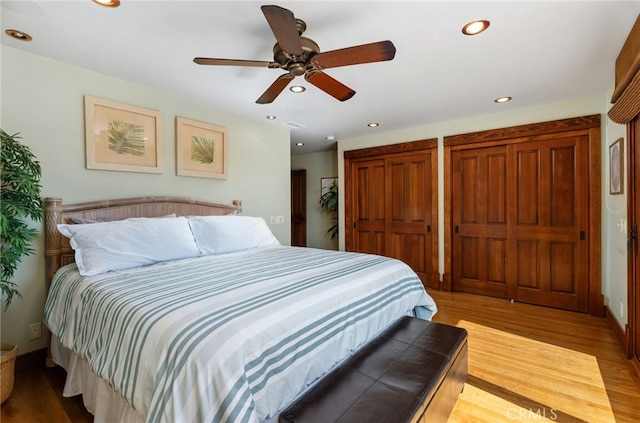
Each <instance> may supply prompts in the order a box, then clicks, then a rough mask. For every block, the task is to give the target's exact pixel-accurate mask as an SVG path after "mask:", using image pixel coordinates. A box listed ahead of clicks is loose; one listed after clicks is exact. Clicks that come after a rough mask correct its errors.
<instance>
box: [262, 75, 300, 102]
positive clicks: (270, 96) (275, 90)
mask: <svg viewBox="0 0 640 423" xmlns="http://www.w3.org/2000/svg"><path fill="white" fill-rule="evenodd" d="M293 78H295V76H293V75H291V74H290V73H285V74H283V75H280V76H279V77H278V79H276V80H275V81H274V82H273V84H271V86H270V87H269V88H267V91H265V92H264V93H263V94H262V95H261V96H260V98H259V99H257V100H256V103H258V104H267V103H271V102H272V101H273V100H275V99H276V97H278V95H279V94H280V93H281V92H282V90H284V89H285V87H286V86H287V85H289V82H291V81H292V80H293Z"/></svg>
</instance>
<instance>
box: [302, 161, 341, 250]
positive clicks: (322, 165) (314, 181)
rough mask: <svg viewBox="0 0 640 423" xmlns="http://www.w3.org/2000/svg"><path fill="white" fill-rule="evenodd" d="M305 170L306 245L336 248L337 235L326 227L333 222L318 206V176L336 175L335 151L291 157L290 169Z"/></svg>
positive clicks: (326, 248) (327, 248) (328, 214)
mask: <svg viewBox="0 0 640 423" xmlns="http://www.w3.org/2000/svg"><path fill="white" fill-rule="evenodd" d="M300 169H305V170H306V171H307V247H314V248H323V249H325V250H337V249H338V237H335V238H333V239H331V236H330V235H329V234H327V229H328V228H330V227H331V225H333V224H334V221H333V220H332V219H331V214H330V213H328V212H327V211H326V210H324V209H322V208H321V207H320V195H321V194H320V178H326V177H335V176H338V160H337V157H336V151H335V150H331V151H323V152H320V153H310V154H300V155H296V156H292V157H291V170H300Z"/></svg>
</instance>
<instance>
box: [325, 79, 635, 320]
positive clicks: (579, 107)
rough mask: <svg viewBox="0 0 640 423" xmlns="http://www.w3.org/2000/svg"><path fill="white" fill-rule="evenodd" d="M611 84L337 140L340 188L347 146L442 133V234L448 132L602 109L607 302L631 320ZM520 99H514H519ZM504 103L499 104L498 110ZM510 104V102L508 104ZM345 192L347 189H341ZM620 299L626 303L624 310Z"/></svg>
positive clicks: (618, 128) (440, 264)
mask: <svg viewBox="0 0 640 423" xmlns="http://www.w3.org/2000/svg"><path fill="white" fill-rule="evenodd" d="M610 94H611V90H610V92H608V93H606V94H605V93H603V94H602V95H600V96H594V97H588V98H581V99H577V100H572V101H566V102H560V103H553V104H546V105H542V106H537V107H531V108H522V109H517V108H514V109H511V110H508V111H504V112H499V111H497V112H496V113H494V114H489V115H484V116H476V117H472V118H467V119H460V120H454V121H448V122H439V123H434V124H430V125H424V126H418V127H413V128H406V129H403V130H399V131H393V132H383V130H384V126H381V127H380V132H378V133H377V134H375V135H372V136H367V137H359V138H352V139H345V140H341V141H339V142H338V156H337V157H338V176H339V187H340V192H341V193H344V159H343V157H344V152H345V151H348V150H355V149H359V148H366V147H374V146H379V145H386V144H395V143H401V142H407V141H415V140H422V139H429V138H438V147H439V148H438V186H439V192H438V227H439V231H438V233H439V234H443V233H444V193H443V191H444V166H443V162H444V157H443V152H442V146H443V144H442V143H443V137H445V136H447V135H456V134H464V133H468V132H474V131H482V130H487V129H496V128H502V127H509V126H515V125H523V124H527V123H534V122H544V121H550V120H557V119H564V118H570V117H577V116H586V115H593V114H602V157H603V163H602V172H603V174H602V186H603V190H602V194H603V195H602V199H601V202H602V213H603V215H602V235H603V236H602V260H601V261H602V294H603V295H604V298H605V304H608V305H609V308H610V309H611V311H612V312H613V314H614V315H615V317H616V319H617V320H618V322H619V323H620V325H621V326H622V327H624V325H625V324H626V322H627V311H626V310H627V293H626V289H627V277H626V250H625V248H626V246H625V245H626V244H625V242H626V241H625V238H624V234H622V233H621V232H620V230H619V228H618V227H617V226H616V225H617V224H619V223H620V222H619V221H620V218H622V217H625V218H626V208H625V206H624V205H625V204H626V202H625V201H626V199H625V197H626V196H625V195H615V196H611V195H609V191H608V176H607V175H608V169H609V166H608V163H606V158H607V157H608V146H609V145H610V144H611V143H612V142H614V141H615V140H616V139H617V138H619V137H621V136H625V135H624V134H625V130H624V126H621V125H617V124H615V123H613V122H611V121H609V120H608V118H607V117H606V115H605V114H606V112H607V111H608V108H609V107H610V104H609V99H610V98H611V95H610ZM515 101H517V99H514V102H515ZM501 106H505V105H499V104H496V110H500V107H501ZM507 106H508V107H509V105H508V104H507ZM342 195H344V194H342ZM339 219H340V221H341V222H344V197H343V196H341V201H340V209H339ZM344 246H345V240H344V226H343V227H341V231H340V241H339V247H340V249H341V250H343V249H344ZM443 251H444V237H443V236H440V239H439V255H438V256H439V262H438V268H439V270H440V274H442V273H443V272H444V254H443ZM620 304H622V306H623V310H622V313H620Z"/></svg>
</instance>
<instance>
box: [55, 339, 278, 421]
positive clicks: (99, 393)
mask: <svg viewBox="0 0 640 423" xmlns="http://www.w3.org/2000/svg"><path fill="white" fill-rule="evenodd" d="M51 358H52V359H53V362H54V363H56V364H57V365H59V366H61V367H62V368H63V369H65V370H66V372H67V380H66V381H65V384H64V389H63V391H62V395H63V396H65V397H75V396H76V395H82V402H83V403H84V406H85V407H86V408H87V410H89V412H90V413H91V414H93V421H94V423H113V422H121V423H144V422H145V418H144V417H143V416H141V415H140V414H138V413H137V412H136V410H134V409H133V407H131V406H130V405H129V403H128V402H127V401H125V400H124V398H122V397H121V396H120V395H119V394H118V393H117V392H116V391H115V390H113V389H112V388H111V386H109V384H108V383H107V382H106V381H105V380H103V379H100V378H99V377H98V376H97V375H96V374H95V373H93V372H92V371H91V369H90V368H89V364H88V363H87V361H86V360H85V359H83V358H82V357H80V356H78V355H77V354H75V353H74V352H73V351H71V350H70V349H68V348H65V347H64V346H63V345H62V344H61V343H60V341H59V340H58V337H57V336H55V335H51ZM277 421H278V418H277V417H275V418H269V419H266V420H265V421H264V422H263V423H275V422H277Z"/></svg>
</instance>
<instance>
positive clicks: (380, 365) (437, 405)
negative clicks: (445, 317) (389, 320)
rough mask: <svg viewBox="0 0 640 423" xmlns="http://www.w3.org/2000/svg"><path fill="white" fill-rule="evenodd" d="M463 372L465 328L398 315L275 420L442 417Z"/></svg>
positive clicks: (320, 422)
mask: <svg viewBox="0 0 640 423" xmlns="http://www.w3.org/2000/svg"><path fill="white" fill-rule="evenodd" d="M466 377H467V331H466V330H464V329H462V328H457V327H455V326H449V325H444V324H441V323H435V322H428V321H425V320H420V319H416V318H413V317H403V318H402V319H400V320H399V321H398V322H397V323H395V324H394V325H392V326H391V327H390V328H388V329H387V330H386V331H384V332H383V333H382V334H381V335H379V336H378V337H376V338H375V339H373V340H372V341H371V342H369V343H368V344H367V345H365V346H364V348H362V349H361V350H360V351H358V352H357V353H356V354H354V355H353V356H352V357H351V358H349V359H348V360H347V361H346V362H345V363H343V364H342V365H340V366H339V367H337V368H336V369H334V370H333V371H332V372H330V373H329V374H327V375H326V376H325V377H324V378H322V379H321V380H320V381H319V382H318V383H317V384H316V385H315V386H314V387H312V388H311V389H310V390H309V391H308V392H307V393H306V394H305V395H303V396H302V397H301V398H299V399H298V400H297V401H296V402H294V403H293V404H292V405H291V406H289V407H288V408H287V409H286V410H284V411H283V412H282V413H281V414H280V419H279V421H280V422H281V423H285V422H288V423H329V422H344V423H347V422H349V423H360V422H385V423H394V422H446V421H447V419H448V417H449V414H450V413H451V410H452V409H453V406H454V404H455V402H456V400H457V398H458V395H459V394H460V392H461V391H462V388H463V387H464V382H465V380H466Z"/></svg>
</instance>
